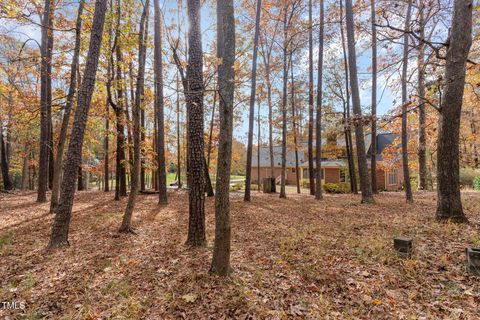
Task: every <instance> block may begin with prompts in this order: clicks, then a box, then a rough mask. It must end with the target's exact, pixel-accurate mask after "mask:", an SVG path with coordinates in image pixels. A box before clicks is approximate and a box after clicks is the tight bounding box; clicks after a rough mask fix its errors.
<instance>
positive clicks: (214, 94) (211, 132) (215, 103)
mask: <svg viewBox="0 0 480 320" xmlns="http://www.w3.org/2000/svg"><path fill="white" fill-rule="evenodd" d="M216 105H217V85H216V84H214V85H213V105H212V116H211V117H210V129H209V132H208V145H207V168H209V169H210V158H211V155H212V143H213V126H214V122H215V107H216Z"/></svg>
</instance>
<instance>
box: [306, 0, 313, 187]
mask: <svg viewBox="0 0 480 320" xmlns="http://www.w3.org/2000/svg"><path fill="white" fill-rule="evenodd" d="M312 29H313V23H312V0H308V178H309V186H310V195H312V196H313V195H315V176H314V175H313V170H314V167H313V121H314V119H313V36H312V33H313V30H312Z"/></svg>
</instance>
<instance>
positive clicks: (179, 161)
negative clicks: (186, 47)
mask: <svg viewBox="0 0 480 320" xmlns="http://www.w3.org/2000/svg"><path fill="white" fill-rule="evenodd" d="M178 82H179V81H178V71H177V79H176V88H177V99H176V100H177V101H176V103H177V181H178V189H181V188H182V159H181V150H182V148H181V145H180V140H181V139H180V134H181V132H180V91H179V89H180V88H179V83H178Z"/></svg>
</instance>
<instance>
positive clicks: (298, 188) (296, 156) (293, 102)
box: [290, 54, 300, 193]
mask: <svg viewBox="0 0 480 320" xmlns="http://www.w3.org/2000/svg"><path fill="white" fill-rule="evenodd" d="M290 61H292V54H290ZM290 73H291V83H292V84H291V90H292V92H291V95H292V98H291V99H292V101H290V103H291V105H292V129H293V146H294V150H295V180H296V184H297V193H300V170H299V168H298V143H297V120H296V118H297V112H296V110H295V79H294V77H293V63H291V64H290Z"/></svg>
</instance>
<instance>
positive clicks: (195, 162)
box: [186, 0, 206, 246]
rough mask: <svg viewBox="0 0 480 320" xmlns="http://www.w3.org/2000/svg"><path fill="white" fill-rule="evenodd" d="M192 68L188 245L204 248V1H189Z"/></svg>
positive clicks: (189, 67)
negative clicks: (201, 19) (202, 28)
mask: <svg viewBox="0 0 480 320" xmlns="http://www.w3.org/2000/svg"><path fill="white" fill-rule="evenodd" d="M187 11H188V22H189V23H188V25H189V32H188V65H187V75H186V76H187V79H188V86H187V89H188V90H186V100H187V122H188V160H187V161H188V174H187V176H188V196H189V223H188V237H187V242H186V244H187V245H190V246H204V245H206V237H205V171H204V166H205V154H204V140H203V126H204V124H203V95H204V87H203V50H202V33H201V27H200V11H201V5H200V0H188V1H187Z"/></svg>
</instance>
